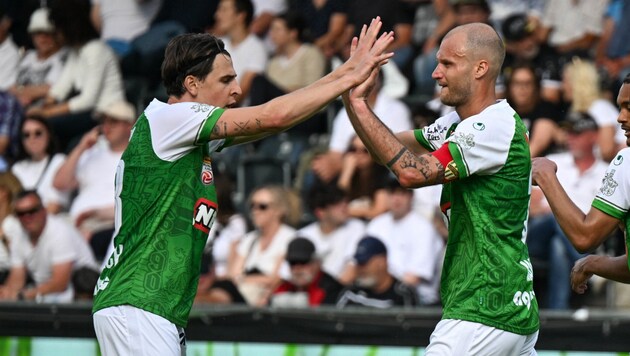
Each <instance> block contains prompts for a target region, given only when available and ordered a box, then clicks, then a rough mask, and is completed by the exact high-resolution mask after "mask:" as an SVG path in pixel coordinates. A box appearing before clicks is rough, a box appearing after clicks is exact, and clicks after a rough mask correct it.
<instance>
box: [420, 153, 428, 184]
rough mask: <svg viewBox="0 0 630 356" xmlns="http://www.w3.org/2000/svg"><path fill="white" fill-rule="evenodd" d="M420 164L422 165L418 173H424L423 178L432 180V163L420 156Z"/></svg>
mask: <svg viewBox="0 0 630 356" xmlns="http://www.w3.org/2000/svg"><path fill="white" fill-rule="evenodd" d="M418 162H419V163H420V167H418V171H419V172H420V173H422V176H424V179H426V180H429V178H431V168H430V166H429V165H430V163H429V160H428V159H426V158H424V157H422V156H420V157H418Z"/></svg>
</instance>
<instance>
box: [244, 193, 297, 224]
mask: <svg viewBox="0 0 630 356" xmlns="http://www.w3.org/2000/svg"><path fill="white" fill-rule="evenodd" d="M263 190H265V191H267V192H269V193H270V194H271V196H272V197H273V198H272V199H273V203H274V204H276V205H277V206H278V208H279V209H280V210H281V211H282V222H283V223H285V224H287V225H290V226H292V227H297V226H298V225H299V224H300V221H301V220H302V199H301V198H300V195H299V194H298V193H297V192H296V191H295V190H294V189H291V188H288V187H284V186H282V185H278V184H271V185H263V186H260V187H257V188H256V189H254V190H253V191H252V192H251V194H250V195H249V199H248V202H249V203H251V201H252V197H253V196H254V194H256V193H257V192H260V191H263Z"/></svg>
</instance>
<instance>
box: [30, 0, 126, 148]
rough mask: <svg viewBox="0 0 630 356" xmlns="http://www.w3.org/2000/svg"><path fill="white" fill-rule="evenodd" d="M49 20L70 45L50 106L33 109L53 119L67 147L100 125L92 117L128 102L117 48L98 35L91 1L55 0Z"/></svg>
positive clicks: (31, 111)
mask: <svg viewBox="0 0 630 356" xmlns="http://www.w3.org/2000/svg"><path fill="white" fill-rule="evenodd" d="M50 18H51V20H52V22H53V24H54V25H55V28H57V30H59V33H60V34H61V35H62V36H63V40H64V44H65V45H67V46H68V47H69V55H68V59H67V61H66V64H65V65H64V68H63V71H62V73H61V76H60V78H59V80H58V81H57V82H55V83H54V85H53V86H52V87H51V88H50V91H49V92H48V96H47V97H46V100H45V104H44V105H43V106H42V107H33V108H30V109H29V110H28V112H27V113H28V114H29V115H32V116H42V117H44V118H46V119H48V120H49V122H50V124H51V126H52V128H53V131H54V132H55V133H56V134H57V136H58V137H59V141H60V145H61V149H62V151H68V150H69V149H71V148H72V147H73V146H74V145H75V144H76V141H78V140H79V139H80V137H81V136H82V135H83V134H84V133H85V132H87V131H89V130H90V129H91V128H93V127H94V126H95V125H96V122H95V121H94V120H93V118H92V115H93V113H94V112H95V111H98V110H104V109H105V108H106V107H107V106H109V105H111V104H112V103H114V102H117V101H121V100H124V98H125V96H124V91H123V85H122V77H121V74H120V69H119V67H118V61H117V59H116V56H115V55H114V52H113V51H112V50H111V48H109V46H107V45H106V44H105V43H104V42H102V41H100V40H99V39H98V33H97V32H96V30H95V29H94V26H93V25H92V23H91V22H90V4H89V2H88V1H84V0H59V1H54V2H52V4H51V7H50Z"/></svg>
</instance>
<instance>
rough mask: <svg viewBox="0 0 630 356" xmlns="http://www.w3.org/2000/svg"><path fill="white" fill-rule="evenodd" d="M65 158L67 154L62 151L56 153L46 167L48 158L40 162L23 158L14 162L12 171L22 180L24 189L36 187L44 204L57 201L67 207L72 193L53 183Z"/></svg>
mask: <svg viewBox="0 0 630 356" xmlns="http://www.w3.org/2000/svg"><path fill="white" fill-rule="evenodd" d="M65 160H66V155H64V154H62V153H57V154H55V155H54V156H53V157H52V159H51V160H50V163H49V164H48V167H46V163H47V162H48V159H43V160H41V161H39V162H35V161H32V160H21V161H17V162H15V164H13V166H12V167H11V172H12V173H13V174H14V175H15V176H16V177H17V178H18V179H19V180H20V183H22V187H23V188H24V189H27V190H32V189H36V190H37V193H38V194H39V196H40V197H41V199H42V203H43V204H44V205H48V204H50V203H57V204H60V205H61V206H64V207H67V206H68V203H69V202H70V193H69V192H61V191H59V190H57V189H56V188H55V187H53V184H52V182H53V180H54V179H55V174H57V171H58V170H59V167H61V166H62V165H63V163H64V162H65ZM44 169H46V171H44ZM38 183H39V185H38Z"/></svg>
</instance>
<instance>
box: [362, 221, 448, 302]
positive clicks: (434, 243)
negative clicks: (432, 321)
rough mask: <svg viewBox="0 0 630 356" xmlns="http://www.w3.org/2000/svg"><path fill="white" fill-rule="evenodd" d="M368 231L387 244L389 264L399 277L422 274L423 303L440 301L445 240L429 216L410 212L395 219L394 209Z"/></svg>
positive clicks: (369, 226)
mask: <svg viewBox="0 0 630 356" xmlns="http://www.w3.org/2000/svg"><path fill="white" fill-rule="evenodd" d="M367 234H368V235H370V236H374V237H376V238H378V239H380V240H381V241H383V243H384V244H385V247H387V267H388V269H389V272H390V273H391V274H392V275H393V276H394V277H396V278H398V279H399V280H402V279H403V276H404V275H405V274H411V275H414V276H416V277H420V279H421V282H420V285H419V286H418V294H419V295H420V301H421V302H422V303H423V304H433V303H437V302H438V301H439V286H440V283H439V270H440V266H441V265H442V258H441V257H442V250H443V249H444V241H443V240H442V237H441V236H440V235H439V234H438V232H437V231H436V230H435V228H434V227H433V225H432V224H431V223H430V222H429V221H427V220H426V219H424V218H422V217H421V216H418V215H417V214H415V213H414V212H413V210H412V211H411V212H409V213H408V214H407V215H406V216H405V217H403V218H402V219H400V220H394V216H393V215H392V213H391V212H386V213H384V214H381V215H379V216H377V217H375V218H374V219H372V221H370V223H368V225H367Z"/></svg>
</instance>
